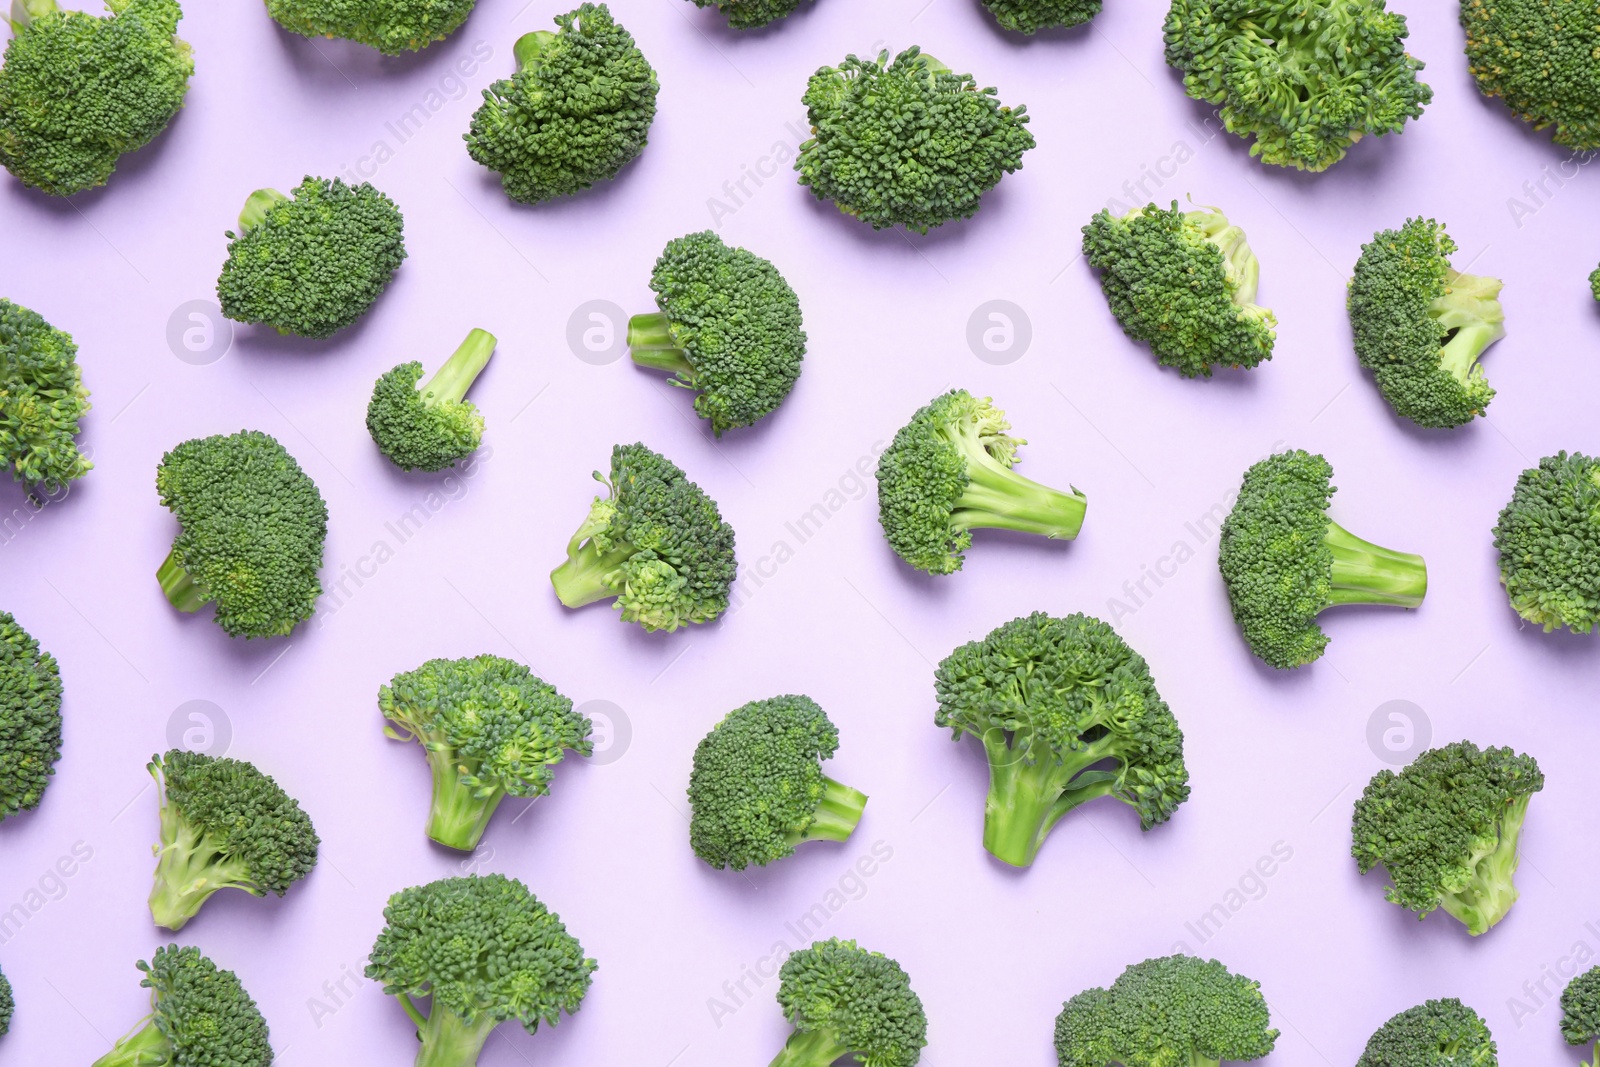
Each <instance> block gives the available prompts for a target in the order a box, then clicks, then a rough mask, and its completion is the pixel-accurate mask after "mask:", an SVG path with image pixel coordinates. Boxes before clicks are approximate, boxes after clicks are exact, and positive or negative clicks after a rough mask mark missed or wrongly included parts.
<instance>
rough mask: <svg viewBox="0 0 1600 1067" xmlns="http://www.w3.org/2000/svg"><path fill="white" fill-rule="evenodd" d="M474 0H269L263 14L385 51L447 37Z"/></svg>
mask: <svg viewBox="0 0 1600 1067" xmlns="http://www.w3.org/2000/svg"><path fill="white" fill-rule="evenodd" d="M476 2H477V0H267V14H269V15H271V16H272V18H273V20H274V21H275V22H277V23H278V25H280V26H282V27H283V28H284V29H286V30H288V31H289V32H290V33H298V34H299V35H300V36H302V37H344V38H347V39H348V40H351V41H356V42H359V43H360V44H364V45H369V46H371V47H373V48H376V49H377V50H378V51H380V52H382V53H383V54H384V55H388V56H397V55H399V54H400V53H401V52H403V51H411V52H416V51H419V50H421V49H423V48H426V47H427V46H428V45H430V44H432V43H433V42H435V41H442V40H444V39H445V38H446V37H449V36H450V35H451V34H452V33H455V32H456V30H458V29H460V28H461V24H462V23H464V22H466V21H467V16H468V15H470V14H472V8H473V5H474V4H475V3H476Z"/></svg>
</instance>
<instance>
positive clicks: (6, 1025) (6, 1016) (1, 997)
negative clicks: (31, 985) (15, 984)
mask: <svg viewBox="0 0 1600 1067" xmlns="http://www.w3.org/2000/svg"><path fill="white" fill-rule="evenodd" d="M16 1006H17V1002H16V1001H15V1000H14V999H12V996H11V983H10V982H8V981H6V976H5V974H4V973H3V972H0V1037H5V1036H6V1031H8V1030H10V1029H11V1013H12V1012H13V1011H14V1010H16Z"/></svg>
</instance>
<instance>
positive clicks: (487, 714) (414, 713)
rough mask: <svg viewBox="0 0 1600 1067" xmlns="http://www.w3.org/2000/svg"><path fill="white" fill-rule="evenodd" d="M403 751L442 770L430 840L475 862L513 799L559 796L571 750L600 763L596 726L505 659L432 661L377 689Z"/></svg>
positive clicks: (436, 780)
mask: <svg viewBox="0 0 1600 1067" xmlns="http://www.w3.org/2000/svg"><path fill="white" fill-rule="evenodd" d="M378 707H379V709H380V710H381V711H382V712H383V717H384V718H385V719H388V720H389V723H390V724H391V725H387V726H385V727H384V728H383V732H384V733H385V734H387V735H388V736H390V737H392V738H394V739H395V740H397V741H416V742H417V743H418V744H420V745H421V746H422V747H423V750H424V751H426V752H427V754H428V765H429V766H430V767H431V768H432V769H433V804H432V807H431V808H430V810H429V812H428V836H429V837H431V838H433V839H434V840H435V841H437V842H439V843H440V844H441V845H448V846H449V847H450V848H458V849H461V850H462V851H465V852H470V851H472V850H473V849H475V848H477V847H478V842H479V841H481V840H482V839H483V831H484V830H485V829H486V828H487V827H488V825H489V820H490V819H491V818H493V817H494V813H495V809H496V808H498V807H499V806H500V802H501V801H502V800H504V799H505V798H506V797H508V796H512V797H542V796H545V795H546V794H548V793H549V792H550V782H551V779H552V778H554V777H555V765H556V764H558V763H560V762H561V760H562V757H564V756H565V755H566V752H567V750H568V749H571V750H572V751H574V752H576V753H578V754H579V755H580V756H589V755H593V754H594V746H593V744H592V742H591V741H590V739H589V732H590V730H591V729H592V727H593V724H592V723H590V721H589V720H588V719H586V718H584V717H583V716H582V715H579V714H577V713H576V712H574V711H573V710H572V701H571V700H569V699H567V698H566V697H564V696H562V695H561V694H560V693H558V692H556V688H555V686H553V685H551V684H550V683H549V682H546V681H545V680H544V679H542V678H540V677H538V676H537V675H535V674H534V673H533V672H532V671H530V670H529V669H528V668H527V667H524V666H523V665H522V664H520V663H515V662H513V661H511V660H508V659H502V658H500V657H499V656H490V655H487V654H485V655H481V656H474V657H471V658H463V659H431V660H429V661H428V662H426V663H424V664H423V665H422V666H420V667H418V668H417V669H416V670H413V671H405V672H402V673H400V674H397V675H395V676H394V678H393V679H391V680H390V682H389V684H388V685H385V686H381V687H379V689H378Z"/></svg>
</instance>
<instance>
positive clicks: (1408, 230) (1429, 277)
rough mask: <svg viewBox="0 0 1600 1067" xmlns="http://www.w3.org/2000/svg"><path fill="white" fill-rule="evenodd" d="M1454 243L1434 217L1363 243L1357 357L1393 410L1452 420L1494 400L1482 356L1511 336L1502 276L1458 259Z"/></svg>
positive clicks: (1355, 323) (1355, 308)
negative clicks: (1461, 268)
mask: <svg viewBox="0 0 1600 1067" xmlns="http://www.w3.org/2000/svg"><path fill="white" fill-rule="evenodd" d="M1455 251H1456V243H1455V242H1454V241H1453V240H1451V239H1450V235H1449V234H1448V233H1446V232H1445V228H1444V227H1443V226H1442V225H1440V224H1439V223H1437V222H1435V221H1433V220H1432V219H1422V218H1416V219H1410V220H1408V221H1407V222H1406V224H1405V225H1404V226H1403V227H1401V228H1400V229H1398V230H1384V231H1383V232H1381V233H1379V234H1377V235H1376V236H1375V237H1373V239H1372V241H1371V243H1370V244H1365V245H1362V246H1361V258H1360V259H1359V260H1358V261H1357V262H1356V269H1355V274H1354V275H1353V276H1352V277H1351V279H1350V297H1349V307H1350V328H1351V332H1352V333H1353V334H1354V335H1355V343H1356V358H1357V359H1359V360H1360V361H1361V365H1362V366H1363V367H1365V368H1367V370H1369V371H1371V372H1372V375H1373V378H1374V380H1375V381H1376V382H1377V383H1378V390H1379V391H1380V392H1382V393H1383V396H1384V399H1386V400H1387V401H1389V405H1390V406H1391V407H1393V408H1394V410H1395V413H1396V414H1398V415H1403V416H1404V417H1406V418H1408V419H1410V420H1411V421H1412V422H1415V423H1416V424H1417V425H1419V426H1428V427H1433V428H1436V429H1447V428H1449V427H1451V426H1460V425H1461V424H1463V423H1466V422H1471V421H1472V420H1473V419H1474V418H1475V417H1477V416H1479V415H1482V414H1483V413H1484V410H1485V409H1486V408H1487V407H1488V406H1489V401H1491V400H1493V399H1494V390H1493V389H1492V388H1490V387H1489V383H1488V381H1486V380H1485V379H1484V376H1483V368H1482V367H1481V366H1479V364H1478V357H1480V356H1481V355H1483V353H1484V350H1485V349H1487V348H1488V347H1489V346H1490V345H1492V344H1494V343H1495V342H1496V341H1498V340H1500V338H1502V337H1504V336H1505V335H1506V327H1505V321H1506V319H1505V312H1504V310H1503V309H1502V308H1501V307H1500V299H1499V298H1500V288H1501V284H1502V283H1501V282H1500V281H1499V280H1498V279H1496V278H1482V277H1479V276H1477V275H1473V274H1460V273H1458V272H1457V271H1455V270H1453V269H1451V267H1450V256H1451V254H1452V253H1454V252H1455Z"/></svg>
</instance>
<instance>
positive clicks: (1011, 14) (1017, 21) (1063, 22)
mask: <svg viewBox="0 0 1600 1067" xmlns="http://www.w3.org/2000/svg"><path fill="white" fill-rule="evenodd" d="M1100 5H1101V0H983V6H984V7H986V8H988V9H989V14H991V15H993V16H994V19H995V21H996V22H998V23H999V24H1000V26H1001V28H1002V29H1007V30H1011V31H1012V32H1013V33H1026V34H1028V35H1029V36H1032V35H1033V34H1036V33H1038V32H1039V31H1040V30H1048V29H1051V28H1053V27H1056V26H1081V25H1082V24H1083V23H1085V22H1088V21H1089V20H1090V19H1092V18H1094V17H1095V16H1096V15H1098V14H1100Z"/></svg>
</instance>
